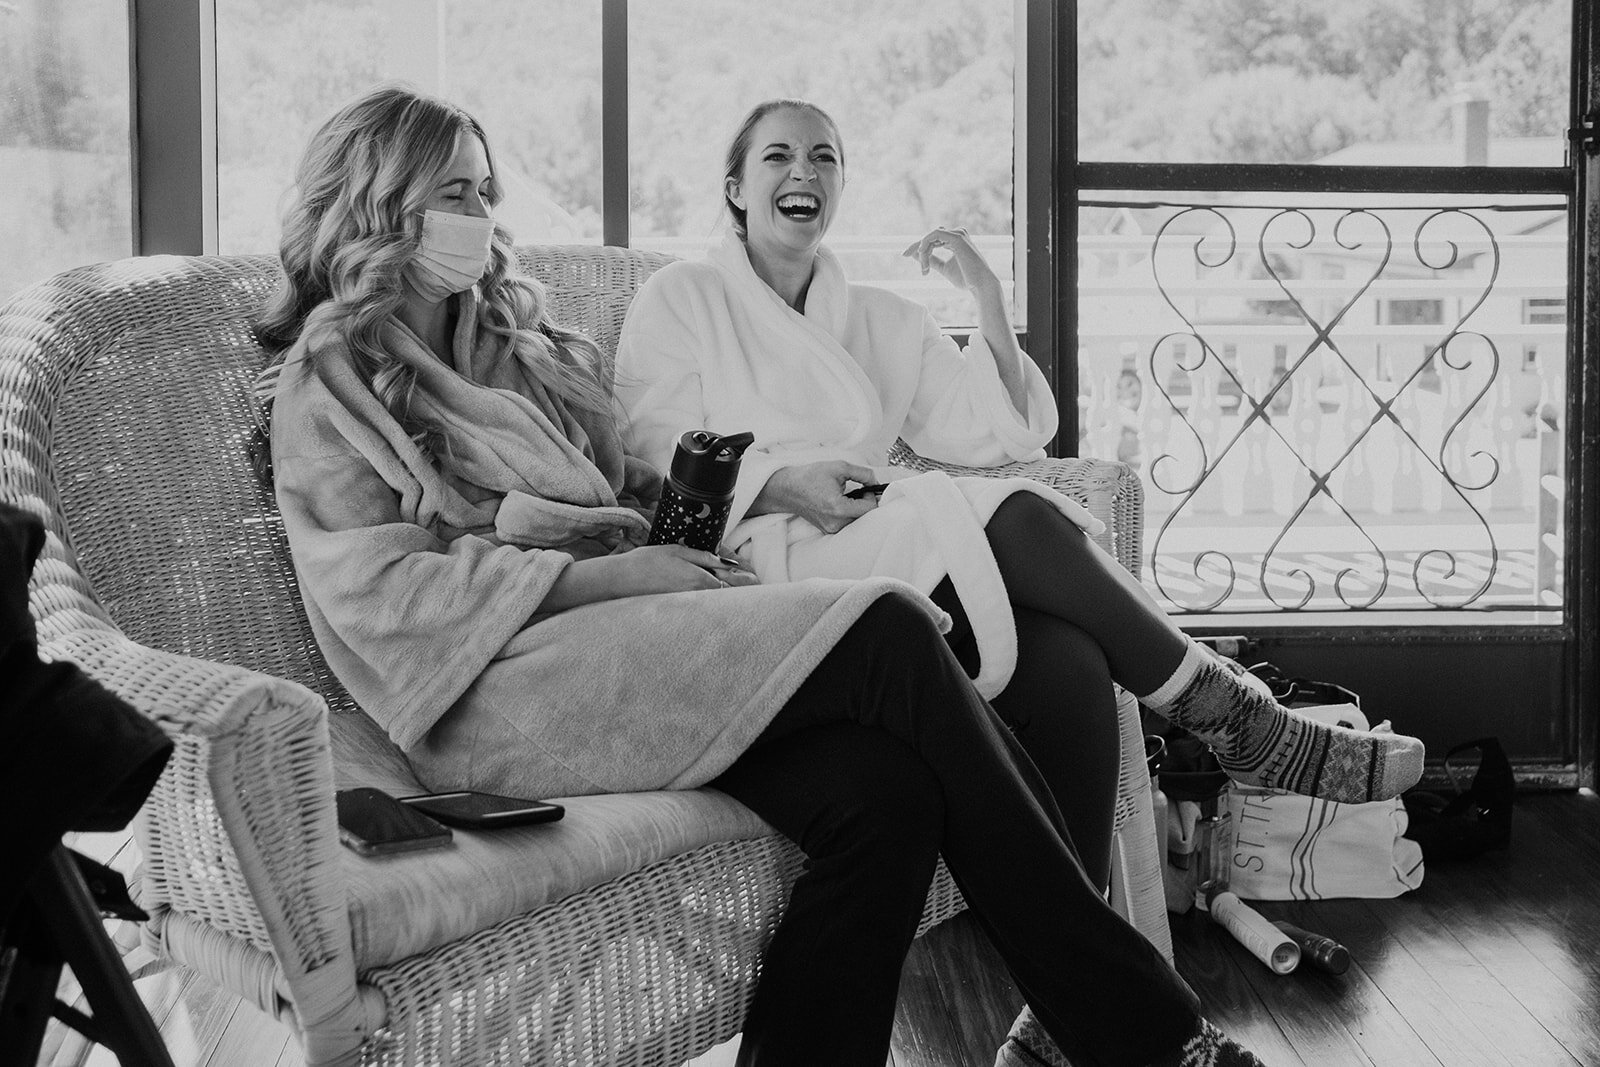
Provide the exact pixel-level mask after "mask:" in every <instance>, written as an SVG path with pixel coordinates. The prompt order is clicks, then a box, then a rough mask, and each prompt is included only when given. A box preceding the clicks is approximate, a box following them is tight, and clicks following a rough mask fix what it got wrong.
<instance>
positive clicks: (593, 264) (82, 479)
mask: <svg viewBox="0 0 1600 1067" xmlns="http://www.w3.org/2000/svg"><path fill="white" fill-rule="evenodd" d="M519 258H520V259H521V261H522V264H523V268H524V269H525V270H527V271H529V272H530V273H533V274H534V275H535V276H538V277H540V278H541V279H543V280H544V281H545V283H546V286H547V289H548V293H549V296H550V300H551V306H552V310H553V312H554V314H555V317H556V318H557V320H558V321H560V322H562V323H564V324H566V325H568V326H571V327H574V328H577V329H580V330H583V331H584V332H586V333H588V334H589V335H590V336H592V337H594V338H595V339H596V340H597V342H598V343H599V344H600V346H601V349H602V351H604V352H606V353H608V354H609V353H612V352H614V351H615V346H616V339H617V334H618V332H619V330H620V329H621V325H622V319H623V316H624V314H625V313H626V311H627V306H628V303H629V301H630V300H631V298H632V295H633V293H634V291H635V290H636V289H637V288H638V286H639V284H640V283H641V282H642V281H643V280H644V278H645V277H648V275H649V274H650V273H651V272H653V271H654V270H655V269H657V268H658V267H659V266H661V265H662V264H663V263H665V262H668V260H669V257H665V256H661V255H656V254H650V253H642V252H636V251H630V250H626V249H615V248H598V247H591V246H570V247H557V246H543V247H525V248H522V249H519ZM279 277H280V272H279V267H278V261H277V259H276V257H272V256H235V257H207V258H177V257H165V256H162V257H149V258H143V259H132V260H125V261H122V262H118V263H110V264H102V265H97V266H92V267H85V268H81V269H79V270H77V271H71V272H68V273H67V274H64V275H61V276H59V277H58V278H55V279H52V280H51V281H50V282H48V283H46V284H45V285H43V286H36V287H35V288H34V289H32V290H29V291H28V293H27V294H25V298H24V299H23V300H22V301H19V302H13V304H12V306H11V308H10V313H9V314H8V315H7V317H6V325H5V326H4V328H3V329H4V335H0V366H3V367H5V368H6V370H4V371H0V373H18V374H20V375H24V376H25V377H26V378H27V380H28V382H29V391H30V392H32V391H38V392H39V393H40V394H42V396H43V398H44V399H45V400H46V401H47V402H46V403H44V404H40V405H39V406H38V407H37V410H47V411H53V414H54V419H53V427H52V428H51V429H52V430H53V433H51V432H48V431H46V432H41V433H40V434H38V435H37V438H36V439H34V438H32V437H31V436H30V440H31V441H32V443H33V446H34V447H36V448H37V449H38V450H39V453H40V454H39V455H37V456H36V457H34V458H35V459H36V460H37V461H38V462H36V463H34V464H29V465H27V469H35V470H42V471H47V472H49V474H48V475H47V476H46V477H44V478H41V479H37V480H38V481H40V482H42V483H43V484H36V485H20V484H18V485H7V486H6V490H5V497H6V499H12V500H16V499H21V498H23V497H26V496H28V495H31V494H38V495H39V496H40V497H42V498H43V499H44V500H45V501H48V502H49V504H48V506H49V509H50V510H51V511H53V512H55V513H56V514H57V515H60V516H64V520H65V523H66V529H65V530H64V531H60V532H61V533H62V535H63V540H64V541H65V542H66V544H67V545H68V547H69V549H70V550H71V551H74V552H75V553H76V555H77V558H78V562H79V565H80V567H81V572H82V574H83V576H84V577H85V578H86V579H87V580H88V583H89V585H90V587H91V591H92V592H91V595H90V596H89V597H85V598H84V607H85V608H86V609H87V610H91V611H93V612H94V613H96V614H100V615H101V617H102V618H104V619H106V621H108V622H112V621H114V625H116V626H118V627H120V628H121V629H122V630H123V631H124V632H125V633H127V635H128V636H129V637H131V638H132V639H133V640H135V641H137V642H139V643H140V644H143V645H147V646H150V647H152V648H159V649H163V650H166V651H169V652H176V653H180V654H184V655H189V656H194V657H197V658H199V659H204V660H210V661H214V662H220V663H232V664H237V665H239V666H242V667H248V668H250V669H253V670H257V671H261V672H264V673H266V674H270V675H275V676H277V677H280V678H288V679H292V680H294V681H297V682H300V683H301V684H303V685H306V686H308V687H310V688H311V689H314V690H316V691H317V692H318V693H320V694H322V696H323V697H324V698H325V699H326V700H327V702H328V705H329V709H330V711H331V712H332V715H331V718H330V730H331V735H332V743H333V750H334V765H335V769H336V773H337V774H338V777H339V779H340V784H341V785H349V784H371V785H378V786H394V787H401V786H406V787H409V786H411V785H414V784H415V779H414V778H413V776H412V775H411V772H410V769H409V767H408V766H407V765H406V763H405V761H404V759H403V758H402V757H401V756H400V754H399V752H398V750H396V749H395V748H394V747H393V745H392V744H391V743H390V742H389V740H388V738H387V737H386V736H385V735H384V734H383V733H382V731H381V730H379V729H378V728H377V727H376V725H374V724H373V723H372V722H371V720H369V719H368V718H367V717H366V716H365V715H364V714H361V713H360V712H359V710H358V709H357V708H356V705H355V704H354V702H353V701H352V700H351V699H350V697H349V695H348V694H347V693H346V692H345V691H344V688H343V687H342V686H341V685H340V684H339V682H338V680H337V679H336V678H335V677H334V676H333V674H332V672H331V671H330V670H329V669H328V666H327V663H326V662H325V661H324V659H323V657H322V653H321V652H320V651H319V650H318V648H317V644H316V641H315V640H314V638H313V637H312V634H311V629H310V626H309V624H308V622H307V620H306V615H305V610H304V608H303V606H302V604H301V601H300V594H299V590H298V588H297V586H296V583H295V579H294V571H293V567H292V565H291V563H290V558H289V551H288V545H287V542H286V539H285V537H284V533H283V525H282V520H281V519H280V517H279V515H278V509H277V504H276V502H275V500H274V498H273V494H272V488H271V483H270V475H269V473H268V464H267V454H266V453H267V442H266V437H265V434H264V432H263V423H264V411H263V409H262V407H261V405H260V404H259V403H258V402H257V401H256V400H255V399H254V397H253V392H252V387H253V384H254V382H255V379H256V376H257V375H258V374H259V373H260V371H261V369H262V368H263V367H264V366H266V364H267V361H268V354H267V352H266V350H265V349H263V348H262V346H261V345H260V344H259V343H258V342H257V341H256V339H255V337H254V335H253V332H252V324H253V322H254V321H255V318H256V316H257V315H258V313H259V311H260V309H261V307H262V305H263V303H264V302H265V301H266V299H267V298H268V297H269V296H270V294H271V293H272V291H273V290H274V289H275V288H276V286H277V284H278V279H279ZM19 311H21V312H23V314H22V315H19V314H18V312H19ZM63 330H70V331H71V333H72V335H71V336H70V337H69V336H65V335H63ZM50 401H53V403H52V402H50ZM41 430H43V428H41ZM52 436H53V439H54V443H53V445H52V444H51V443H50V438H51V437H52ZM152 438H153V439H154V440H152ZM26 445H27V442H24V446H26ZM52 464H53V465H54V469H53V471H52V470H51V465H52ZM6 466H7V474H6V478H7V480H8V481H11V480H13V471H12V470H11V469H10V468H11V466H12V465H11V464H9V463H8V464H7V465H6ZM56 493H59V499H52V497H53V496H54V494H56ZM96 602H98V604H96ZM102 608H103V611H102V610H101V609H102Z"/></svg>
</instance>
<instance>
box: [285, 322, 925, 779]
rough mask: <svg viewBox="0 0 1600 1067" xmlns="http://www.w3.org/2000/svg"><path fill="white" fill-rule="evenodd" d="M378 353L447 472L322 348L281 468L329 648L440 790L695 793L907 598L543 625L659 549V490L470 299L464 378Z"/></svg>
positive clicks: (608, 611)
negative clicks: (400, 367) (575, 596)
mask: <svg viewBox="0 0 1600 1067" xmlns="http://www.w3.org/2000/svg"><path fill="white" fill-rule="evenodd" d="M382 340H383V343H384V345H385V347H386V349H387V350H388V351H389V352H390V353H391V354H393V355H394V356H395V357H396V358H398V359H399V360H401V361H402V362H404V363H406V364H407V365H409V366H411V367H413V368H415V369H416V372H417V386H416V394H415V400H414V402H413V407H412V410H413V412H414V413H415V414H416V415H417V416H418V417H419V419H420V421H421V422H422V423H423V424H425V425H427V426H429V427H430V428H432V429H433V430H434V431H435V432H436V433H437V435H438V441H437V444H436V445H435V446H434V447H433V449H432V450H433V452H434V453H435V455H436V456H438V457H439V458H438V459H437V460H430V459H429V458H428V457H427V456H425V455H424V454H423V453H422V452H420V451H419V450H418V449H417V447H416V446H415V445H414V444H413V443H412V441H411V439H410V438H409V436H408V435H407V433H406V432H405V431H404V430H403V429H402V428H401V426H400V425H399V424H398V423H397V422H396V421H395V420H394V419H393V418H392V417H391V416H390V415H389V413H388V411H387V410H386V409H384V407H383V406H382V404H380V403H379V401H378V399H377V397H376V396H375V395H374V394H373V393H372V391H371V389H370V388H369V387H368V386H367V385H366V384H365V383H364V382H363V380H362V378H361V376H360V375H359V373H358V372H357V370H356V367H355V365H354V363H353V360H352V356H351V353H350V352H349V351H348V349H347V348H346V347H345V346H344V345H343V343H342V342H341V341H340V340H339V339H338V338H337V337H335V336H332V335H331V334H328V333H326V332H325V333H323V334H322V335H321V336H320V337H317V338H312V339H302V340H301V342H300V343H299V344H297V345H296V346H295V348H294V349H292V350H291V352H290V353H289V354H288V356H287V359H286V361H285V366H284V369H283V371H282V374H281V376H280V378H279V381H278V386H277V395H276V400H275V403H274V406H273V414H272V456H273V468H274V473H275V479H276V487H277V496H278V503H279V507H280V509H281V511H282V514H283V520H284V525H285V528H286V530H287V532H288V536H289V544H290V548H291V551H292V554H293V558H294V564H295V570H296V574H297V576H298V579H299V584H300V589H301V592H302V594H303V596H304V599H305V605H306V611H307V614H308V616H309V617H310V621H311V626H312V629H313V631H314V632H315V634H316V637H317V640H318V643H319V644H320V646H321V648H322V650H323V652H324V654H325V655H326V656H327V659H328V662H329V664H330V666H331V667H332V668H333V670H334V672H335V673H336V674H337V675H338V676H339V679H340V681H342V682H343V683H344V685H345V687H346V688H347V689H348V690H349V691H350V694H351V695H352V696H353V697H354V698H355V699H356V700H357V701H358V702H360V704H361V706H362V707H363V708H364V709H365V710H366V711H367V712H368V713H369V714H370V715H371V716H372V717H373V718H374V719H376V720H377V721H378V722H379V723H380V724H381V725H382V726H383V727H384V729H385V730H387V731H388V733H389V735H390V736H391V737H392V738H393V739H394V740H395V742H396V743H397V744H398V745H399V746H400V747H401V748H402V749H403V750H405V751H406V753H407V755H408V756H409V757H410V758H411V760H412V763H413V765H414V766H415V767H416V769H417V770H418V773H419V774H420V775H421V776H422V777H423V779H424V781H425V782H426V783H427V784H428V785H429V786H430V787H433V788H463V787H473V788H479V789H486V790H490V791H496V792H514V793H516V794H519V795H524V796H572V795H578V794H586V793H597V792H628V791H636V790H644V789H656V788H689V787H693V786H697V785H700V784H702V783H704V782H706V781H708V780H709V779H711V778H713V777H714V776H715V775H717V774H718V773H720V772H721V771H722V770H724V769H725V768H726V767H727V766H728V765H729V764H731V763H732V762H733V760H734V759H735V758H737V757H738V755H739V754H740V753H741V752H743V751H744V749H745V748H746V747H747V746H748V745H749V744H750V742H751V741H752V740H754V738H755V737H756V736H757V735H759V734H760V732H761V730H762V729H763V728H764V727H765V726H766V724H767V723H768V721H769V720H770V719H771V718H772V716H773V715H774V714H775V713H776V712H777V710H778V709H779V708H780V707H782V705H783V703H784V701H786V700H787V699H788V697H789V696H790V694H792V693H793V692H794V690H795V689H796V688H797V687H798V686H799V684H800V683H801V682H802V681H803V680H804V679H805V677H806V675H807V674H808V673H809V672H810V671H811V669H812V668H813V667H814V666H815V665H816V663H817V662H818V661H819V660H820V659H821V658H822V656H823V655H825V654H826V653H827V651H828V650H829V649H830V648H831V647H832V646H833V644H834V643H835V642H836V641H837V640H838V638H839V637H840V635H842V634H843V633H844V632H845V631H846V630H847V629H848V628H849V627H850V625H851V624H852V623H853V622H854V621H855V620H856V618H858V617H859V615H860V614H861V612H862V611H863V610H864V609H865V608H866V607H867V606H868V605H869V604H870V603H871V602H872V601H873V600H875V599H876V598H877V597H878V596H881V595H884V593H886V592H888V591H890V590H894V589H896V588H897V585H896V583H889V582H884V583H872V584H869V585H859V586H858V585H853V584H851V583H845V582H823V581H819V582H810V583H804V584H803V585H802V586H797V587H795V588H793V589H790V588H782V587H779V588H766V587H752V588H739V589H717V590H710V591H705V592H689V593H673V594H661V595H652V596H642V597H631V598H626V599H621V600H612V601H604V602H600V603H595V604H588V605H584V606H582V607H578V608H574V609H571V610H567V611H561V612H555V613H549V612H546V613H541V612H540V611H539V605H540V603H541V601H543V599H544V597H545V596H546V594H547V593H548V592H549V590H550V588H551V586H552V585H553V583H554V582H555V581H556V579H557V577H558V576H559V575H560V574H561V572H562V570H563V569H564V568H565V567H567V566H568V565H569V564H570V563H571V562H572V561H573V560H574V559H582V558H591V557H594V556H597V555H602V554H606V553H610V552H613V551H626V550H628V549H629V548H631V547H632V546H633V545H635V544H639V543H642V542H643V540H644V537H645V535H646V533H647V531H648V525H649V524H648V518H647V516H648V514H649V506H650V505H651V504H652V503H653V501H654V499H655V496H656V494H657V492H658V490H659V485H660V479H659V475H658V473H657V472H656V470H655V469H654V468H653V467H651V466H650V465H648V464H646V463H643V462H640V461H638V460H635V459H631V458H630V457H628V456H627V455H625V454H624V452H623V449H622V445H621V441H620V439H619V437H618V435H617V430H616V426H615V424H614V423H613V422H612V420H611V419H610V418H609V417H601V418H595V417H593V416H588V415H586V414H584V413H582V412H580V411H578V410H576V409H575V408H573V407H571V406H569V405H567V404H565V403H563V402H562V401H561V400H560V399H559V398H558V397H557V396H556V395H555V394H553V393H551V392H550V391H549V390H547V389H546V388H545V387H544V386H543V385H542V384H541V383H540V382H539V381H538V380H537V378H536V377H535V376H534V375H532V374H530V373H525V372H524V370H523V368H522V365H521V364H520V362H519V361H518V360H517V359H516V358H515V357H514V356H512V355H510V354H509V353H508V352H506V350H505V346H504V341H503V339H500V338H496V337H494V336H492V335H490V334H488V333H483V334H481V335H480V333H479V331H478V330H477V328H476V306H475V302H474V298H473V294H471V293H468V294H465V295H463V297H462V298H461V314H460V316H459V326H458V329H457V333H456V336H455V338H454V360H455V365H454V366H453V367H452V366H447V365H446V364H445V363H443V362H442V361H440V360H439V359H437V358H436V357H435V356H434V355H433V354H432V352H431V351H430V350H429V349H427V348H426V347H425V346H424V345H423V343H422V342H421V341H420V340H419V339H418V338H417V337H416V335H415V334H413V333H412V332H411V331H410V330H408V329H407V328H406V327H405V326H403V325H402V324H401V323H400V322H399V321H398V320H391V321H390V322H388V323H387V324H385V326H384V327H383V335H382ZM898 589H899V591H901V592H905V593H910V590H906V589H905V588H904V587H903V586H898ZM912 595H915V594H912ZM927 607H928V609H929V610H930V611H931V612H934V613H935V614H939V613H937V609H934V608H933V607H932V605H931V604H928V605H927Z"/></svg>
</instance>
